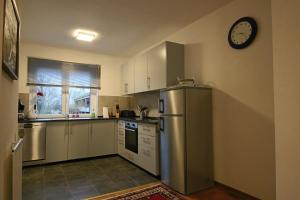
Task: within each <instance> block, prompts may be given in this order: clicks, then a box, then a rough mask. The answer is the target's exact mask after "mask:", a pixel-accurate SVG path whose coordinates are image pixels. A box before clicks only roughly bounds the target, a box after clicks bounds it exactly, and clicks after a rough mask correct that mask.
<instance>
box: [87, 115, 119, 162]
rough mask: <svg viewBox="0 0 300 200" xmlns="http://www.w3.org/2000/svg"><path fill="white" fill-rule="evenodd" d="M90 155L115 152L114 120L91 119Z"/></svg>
mask: <svg viewBox="0 0 300 200" xmlns="http://www.w3.org/2000/svg"><path fill="white" fill-rule="evenodd" d="M90 126H91V130H90V143H89V155H88V156H90V157H95V156H103V155H110V154H115V153H116V152H115V122H114V121H108V120H103V121H92V122H91V123H90Z"/></svg>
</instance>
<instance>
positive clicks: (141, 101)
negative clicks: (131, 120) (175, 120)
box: [130, 92, 159, 117]
mask: <svg viewBox="0 0 300 200" xmlns="http://www.w3.org/2000/svg"><path fill="white" fill-rule="evenodd" d="M130 100H131V103H130V105H131V109H133V110H134V111H135V113H136V114H137V115H140V113H139V111H138V109H137V105H143V106H146V107H148V110H149V114H148V116H149V117H159V113H158V100H159V92H152V93H142V94H135V95H134V96H133V97H132V98H131V99H130Z"/></svg>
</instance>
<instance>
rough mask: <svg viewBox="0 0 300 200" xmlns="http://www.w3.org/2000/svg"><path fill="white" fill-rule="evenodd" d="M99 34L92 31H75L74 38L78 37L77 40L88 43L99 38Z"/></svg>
mask: <svg viewBox="0 0 300 200" xmlns="http://www.w3.org/2000/svg"><path fill="white" fill-rule="evenodd" d="M97 35H98V34H97V33H95V32H92V31H86V30H81V29H78V30H75V32H74V37H76V39H77V40H81V41H86V42H92V41H93V40H94V39H96V37H97Z"/></svg>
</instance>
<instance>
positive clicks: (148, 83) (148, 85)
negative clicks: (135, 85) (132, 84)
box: [147, 76, 150, 89]
mask: <svg viewBox="0 0 300 200" xmlns="http://www.w3.org/2000/svg"><path fill="white" fill-rule="evenodd" d="M147 87H148V89H150V77H149V76H148V77H147Z"/></svg>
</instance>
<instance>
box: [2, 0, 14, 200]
mask: <svg viewBox="0 0 300 200" xmlns="http://www.w3.org/2000/svg"><path fill="white" fill-rule="evenodd" d="M3 5H4V3H3V0H0V13H3ZM0 24H3V15H0ZM2 34H3V26H2V25H1V26H0V35H1V37H0V44H1V45H0V51H1V52H0V58H1V59H0V61H1V63H2V39H3V38H2ZM0 91H1V98H0V114H1V120H0V127H1V128H0V200H6V199H11V195H12V172H11V163H12V157H11V145H12V143H13V142H14V141H15V136H16V133H17V105H18V104H17V102H18V96H17V95H18V94H17V92H18V81H12V80H11V79H10V78H9V77H8V76H7V74H6V73H5V72H4V71H3V70H2V68H1V69H0Z"/></svg>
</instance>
